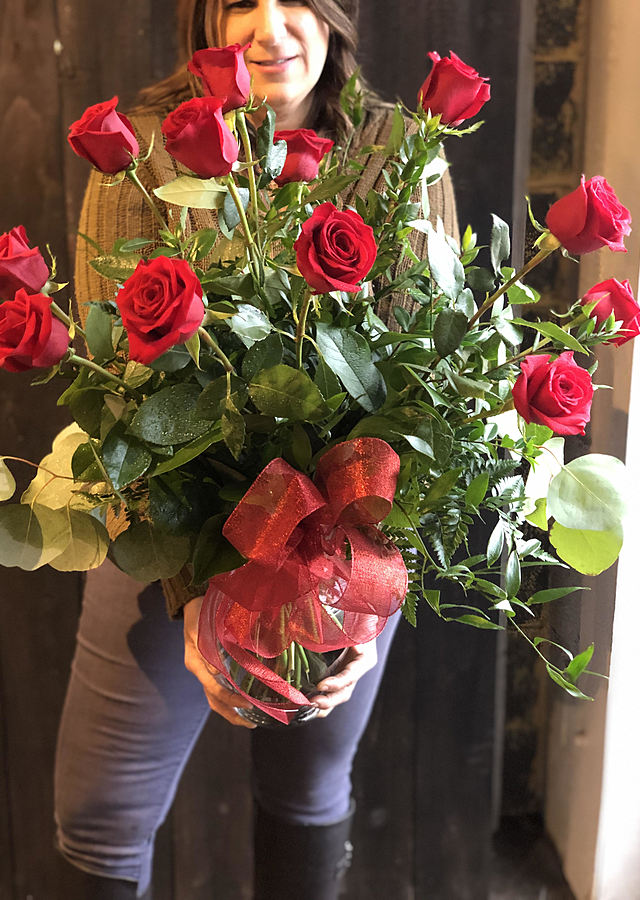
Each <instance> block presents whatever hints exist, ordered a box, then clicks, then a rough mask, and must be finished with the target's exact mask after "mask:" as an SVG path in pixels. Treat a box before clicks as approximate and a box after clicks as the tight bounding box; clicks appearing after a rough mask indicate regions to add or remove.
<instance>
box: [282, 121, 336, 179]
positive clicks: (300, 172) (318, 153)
mask: <svg viewBox="0 0 640 900" xmlns="http://www.w3.org/2000/svg"><path fill="white" fill-rule="evenodd" d="M278 141H286V144H287V159H286V161H285V164H284V168H283V170H282V172H281V173H280V175H278V177H277V178H274V181H275V183H276V184H277V185H278V186H279V187H282V185H283V184H288V183H289V182H290V181H313V179H314V178H317V177H318V169H319V167H320V163H321V162H322V159H323V158H324V156H325V155H326V154H327V153H329V151H330V150H331V148H332V147H333V141H330V140H328V139H327V138H321V137H318V135H317V134H316V132H315V131H313V129H311V128H295V129H293V130H292V131H276V133H275V134H274V136H273V142H274V144H276V143H277V142H278Z"/></svg>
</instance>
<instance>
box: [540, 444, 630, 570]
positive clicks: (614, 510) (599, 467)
mask: <svg viewBox="0 0 640 900" xmlns="http://www.w3.org/2000/svg"><path fill="white" fill-rule="evenodd" d="M625 491H626V492H628V478H627V477H626V476H625V468H624V464H623V463H622V462H620V460H619V459H616V458H615V456H605V455H603V454H601V453H590V454H588V455H587V456H581V457H580V458H579V459H574V460H572V461H571V462H570V463H567V465H565V466H563V468H562V470H561V471H560V472H559V473H558V474H557V475H556V476H555V477H554V478H553V479H552V481H551V484H550V485H549V493H548V495H547V513H548V515H549V516H552V517H553V518H554V519H555V520H556V522H559V523H560V524H561V525H564V526H565V528H570V529H585V530H589V531H612V532H615V533H616V534H617V533H621V531H622V519H623V517H624V514H625V506H626V504H625ZM605 568H606V566H605Z"/></svg>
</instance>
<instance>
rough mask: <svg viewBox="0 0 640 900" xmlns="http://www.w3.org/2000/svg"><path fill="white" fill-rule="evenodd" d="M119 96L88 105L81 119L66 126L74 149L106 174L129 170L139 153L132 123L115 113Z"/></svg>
mask: <svg viewBox="0 0 640 900" xmlns="http://www.w3.org/2000/svg"><path fill="white" fill-rule="evenodd" d="M117 105H118V98H117V97H113V98H112V99H111V100H106V101H105V102H104V103H96V104H95V106H89V107H88V108H87V109H86V110H85V111H84V113H83V114H82V118H80V119H78V121H77V122H74V123H73V125H71V127H70V128H69V138H68V140H69V143H70V144H71V147H72V148H73V150H74V151H75V152H76V153H77V154H78V156H81V157H82V158H83V159H88V160H89V162H90V163H91V165H93V166H95V167H96V169H99V170H100V171H101V172H104V173H105V174H108V175H115V174H116V173H117V172H122V170H123V169H128V168H129V166H130V165H131V161H132V160H131V158H132V157H134V158H135V157H136V156H137V155H138V154H139V152H140V146H139V145H138V141H137V140H136V136H135V133H134V131H133V125H132V124H131V122H130V121H129V120H128V119H127V117H126V116H123V115H122V114H121V113H119V112H116V106H117Z"/></svg>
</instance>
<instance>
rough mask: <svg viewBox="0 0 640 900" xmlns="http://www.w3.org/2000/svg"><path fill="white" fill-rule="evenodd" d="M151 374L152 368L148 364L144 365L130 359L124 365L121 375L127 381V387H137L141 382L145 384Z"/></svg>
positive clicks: (140, 385)
mask: <svg viewBox="0 0 640 900" xmlns="http://www.w3.org/2000/svg"><path fill="white" fill-rule="evenodd" d="M152 375H153V369H152V368H150V367H149V366H145V365H143V364H142V363H139V362H135V360H133V359H130V360H129V362H128V363H127V365H126V366H125V370H124V372H123V373H122V377H123V378H124V380H125V381H126V382H127V384H128V385H129V387H132V388H139V387H142V385H143V384H146V383H147V381H149V379H150V378H151V376H152Z"/></svg>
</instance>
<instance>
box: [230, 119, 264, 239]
mask: <svg viewBox="0 0 640 900" xmlns="http://www.w3.org/2000/svg"><path fill="white" fill-rule="evenodd" d="M236 122H237V125H238V131H239V132H240V137H241V138H242V146H243V147H244V156H245V162H246V164H247V167H248V177H249V193H250V195H251V208H252V209H253V217H254V219H255V223H256V237H257V238H258V240H260V213H259V209H258V187H257V184H256V173H255V169H254V162H255V160H254V159H253V151H252V147H251V140H250V139H249V131H248V130H247V120H246V119H245V115H244V112H243V111H242V110H239V111H238V112H237V113H236Z"/></svg>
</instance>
